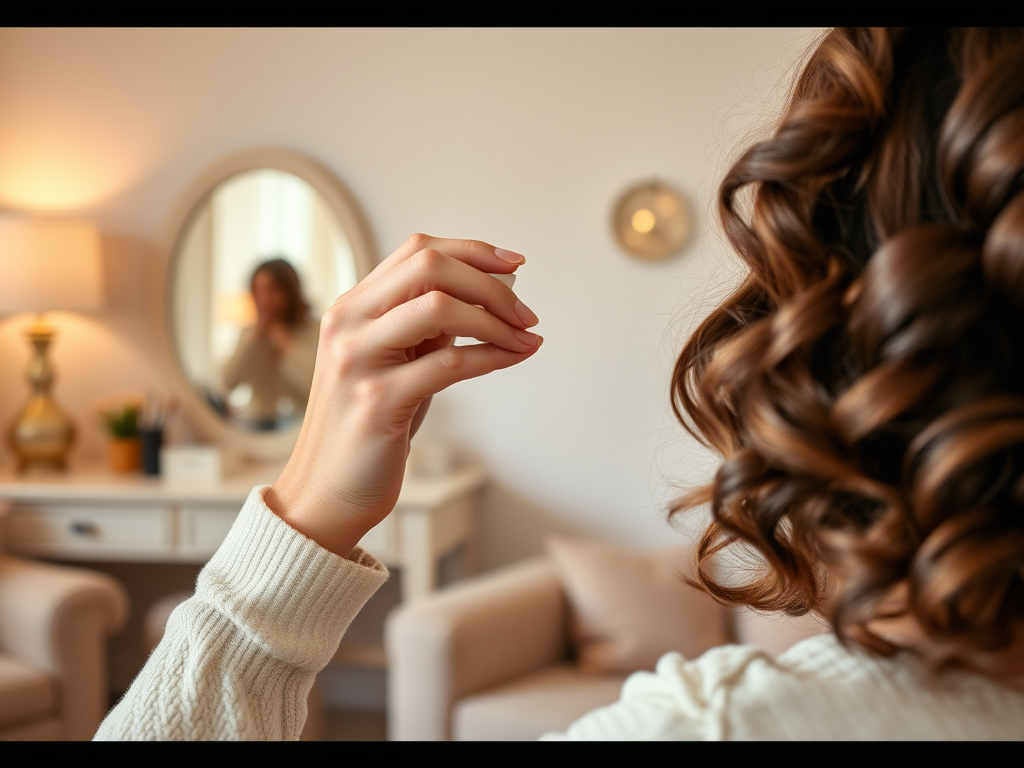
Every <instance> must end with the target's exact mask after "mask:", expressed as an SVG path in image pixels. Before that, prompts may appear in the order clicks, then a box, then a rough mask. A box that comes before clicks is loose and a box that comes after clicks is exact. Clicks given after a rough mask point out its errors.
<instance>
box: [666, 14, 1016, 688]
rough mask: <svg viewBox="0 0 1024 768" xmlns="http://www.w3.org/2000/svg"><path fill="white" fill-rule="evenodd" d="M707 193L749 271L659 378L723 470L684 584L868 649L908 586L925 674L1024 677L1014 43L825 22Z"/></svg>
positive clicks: (688, 504)
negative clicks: (774, 110) (794, 618)
mask: <svg viewBox="0 0 1024 768" xmlns="http://www.w3.org/2000/svg"><path fill="white" fill-rule="evenodd" d="M718 203H719V213H720V216H721V219H722V222H723V225H724V229H725V233H726V236H727V238H728V240H729V242H730V243H731V245H732V247H733V248H735V250H736V252H737V253H738V254H739V256H740V257H741V258H742V259H743V261H744V262H745V263H746V265H747V266H748V267H749V270H750V272H749V274H748V275H747V276H746V278H745V280H744V281H743V283H742V284H741V285H740V287H739V288H738V289H737V290H736V291H735V292H734V293H733V294H732V295H731V296H730V297H729V298H728V299H727V300H726V301H725V302H724V303H723V304H722V305H721V306H720V307H718V309H716V310H715V311H714V312H713V313H712V314H711V315H710V316H709V317H708V318H707V319H706V320H705V321H704V322H703V323H702V324H701V325H700V327H699V328H698V329H697V331H696V332H695V333H694V334H693V336H692V337H691V338H690V340H689V341H688V342H687V344H686V346H685V348H684V349H683V351H682V353H681V354H680V356H679V359H678V361H677V363H676V367H675V371H674V374H673V387H672V395H673V408H674V410H675V412H676V415H677V417H679V419H680V420H681V421H682V422H683V424H684V425H685V426H686V427H687V429H688V430H689V431H690V432H691V433H692V434H693V435H694V436H695V437H697V439H698V440H700V441H701V442H703V443H704V444H705V445H707V446H709V447H711V448H713V449H715V450H716V451H717V452H719V453H720V454H721V455H722V456H723V459H724V462H723V464H722V466H721V468H720V469H719V471H718V473H717V475H716V476H715V478H714V480H713V481H712V482H711V483H710V484H708V485H706V486H704V487H701V488H699V489H696V490H695V491H693V492H691V493H689V494H688V495H686V496H685V497H684V498H682V499H680V500H679V501H678V502H677V503H676V504H675V505H674V506H673V509H672V514H677V513H679V512H682V511H683V510H686V509H691V508H693V507H695V506H697V505H699V504H704V503H708V502H709V503H710V507H711V511H712V522H711V523H710V525H709V526H708V528H707V529H706V530H705V532H704V534H703V536H702V538H701V541H700V543H699V546H698V566H697V575H696V579H697V581H698V582H699V583H700V584H701V585H702V586H703V587H704V588H705V589H706V590H707V591H708V592H709V593H710V594H711V595H713V596H714V597H715V598H717V599H719V600H721V601H723V602H729V603H743V604H748V605H750V606H752V607H754V608H756V609H760V610H766V611H784V612H786V613H788V614H791V615H800V614H803V613H806V612H808V611H810V610H822V611H824V612H826V614H827V615H828V617H829V619H830V620H831V622H832V624H833V628H834V629H835V631H836V633H837V635H838V636H839V637H840V639H841V640H842V641H843V642H844V643H847V644H849V643H855V644H859V645H861V646H864V647H867V648H868V649H870V650H872V651H874V652H877V653H882V654H888V653H892V652H895V650H896V648H895V646H893V645H892V644H891V643H890V642H889V641H887V640H885V639H883V638H882V637H880V636H878V635H877V634H874V633H872V632H871V631H870V630H869V629H868V624H869V623H870V622H872V621H873V620H876V619H879V618H882V617H885V616H886V615H887V611H890V610H891V609H890V608H889V607H887V605H889V603H890V602H891V601H887V597H888V596H891V595H892V594H893V593H894V590H898V589H900V588H905V589H906V595H907V597H906V601H905V605H904V606H903V607H901V608H900V609H898V611H897V613H903V614H904V615H907V614H909V615H910V616H912V617H913V618H915V619H916V620H917V622H918V623H919V624H920V626H921V628H922V629H923V631H924V635H925V637H926V641H925V642H924V644H923V646H922V647H919V648H918V649H917V650H918V651H919V652H920V653H921V654H922V655H923V656H924V657H925V658H926V659H927V660H928V661H929V662H930V663H931V664H933V665H934V666H935V667H936V668H939V667H943V666H949V665H960V666H966V667H969V668H973V669H977V670H981V671H985V672H987V673H990V674H995V675H1007V674H1014V675H1019V674H1021V672H1024V654H1022V653H1021V646H1022V640H1024V638H1022V636H1021V635H1022V634H1024V633H1022V632H1021V628H1022V625H1024V622H1022V620H1024V583H1022V579H1024V35H1022V34H1021V32H1020V31H1019V30H1006V29H1000V30H980V29H972V30H956V31H944V30H935V29H903V30H868V29H837V30H833V31H831V32H830V33H828V34H827V35H826V36H825V37H824V39H823V40H822V42H821V43H820V45H818V47H817V48H816V49H815V50H814V52H813V54H811V56H810V58H809V59H808V61H807V64H806V66H805V67H804V69H803V71H802V73H801V74H800V76H799V78H798V80H797V82H796V86H795V90H794V92H793V95H792V98H791V100H790V102H789V106H788V109H787V110H786V112H785V114H784V116H783V117H782V120H781V122H780V124H779V126H778V128H777V130H776V131H775V133H774V135H773V136H772V137H771V138H769V139H768V140H766V141H763V142H761V143H758V144H756V145H754V146H753V147H751V148H750V149H749V150H747V151H746V153H745V154H743V156H742V157H741V158H740V160H739V161H738V162H737V163H736V164H735V165H734V166H733V167H732V168H731V170H730V171H729V173H728V175H727V176H726V178H725V180H724V182H723V183H722V186H721V188H720V190H719V197H718ZM751 548H752V549H753V550H754V551H755V552H756V553H757V554H758V555H759V562H760V563H761V565H762V566H763V567H762V568H761V569H760V570H758V571H755V572H753V573H747V574H746V578H744V579H743V580H742V581H741V583H737V582H736V581H735V575H734V576H732V577H730V578H725V577H724V576H723V575H722V572H721V570H719V569H718V567H717V566H718V562H719V560H720V558H721V556H723V555H725V554H727V553H728V552H730V551H737V550H745V551H747V552H749V551H750V550H751Z"/></svg>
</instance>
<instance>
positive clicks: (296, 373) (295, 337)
mask: <svg viewBox="0 0 1024 768" xmlns="http://www.w3.org/2000/svg"><path fill="white" fill-rule="evenodd" d="M250 288H251V291H252V298H253V302H254V303H255V305H256V324H255V325H252V326H250V327H249V328H246V329H245V330H244V331H242V336H241V338H240V339H239V340H238V348H237V349H236V350H235V353H234V355H232V356H231V359H230V360H228V361H227V363H226V364H225V365H224V369H223V371H222V372H221V379H222V383H223V384H224V389H225V391H227V392H230V391H231V390H233V389H234V388H235V387H237V386H239V385H240V384H248V385H249V386H250V387H252V397H251V399H250V400H249V402H248V403H247V404H246V405H245V406H244V407H242V408H239V409H236V410H233V411H232V415H233V416H234V417H236V418H237V419H239V420H240V421H242V422H244V424H245V425H246V426H248V427H250V428H251V429H257V430H272V429H276V428H277V427H278V426H280V418H281V414H282V408H281V405H287V403H288V401H290V403H291V409H290V410H291V412H292V414H294V415H298V414H301V413H302V412H303V411H304V410H305V409H306V401H307V400H308V399H309V388H310V385H311V384H312V382H313V364H314V362H315V360H316V345H317V339H318V338H319V335H320V323H319V322H317V321H316V320H315V319H313V318H312V317H311V316H310V314H309V303H308V302H306V300H305V299H304V298H303V296H302V285H301V283H300V281H299V275H298V273H297V272H296V271H295V268H294V267H293V266H292V265H291V264H289V263H288V262H287V261H286V260H285V259H281V258H276V259H271V260H270V261H265V262H263V263H262V264H260V265H259V266H258V267H256V270H255V271H254V272H253V274H252V281H251V284H250ZM282 401H284V402H283V403H282ZM287 412H288V409H287V408H285V409H284V413H285V414H287Z"/></svg>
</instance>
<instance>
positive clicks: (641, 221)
mask: <svg viewBox="0 0 1024 768" xmlns="http://www.w3.org/2000/svg"><path fill="white" fill-rule="evenodd" d="M657 221H658V220H657V218H655V216H654V212H653V211H651V210H649V209H647V208H641V209H640V210H639V211H637V212H636V213H634V214H633V218H632V219H631V220H630V222H631V223H632V225H633V229H635V230H636V231H637V232H640V233H641V234H644V233H647V232H650V231H651V230H652V229H654V225H655V223H656V222H657Z"/></svg>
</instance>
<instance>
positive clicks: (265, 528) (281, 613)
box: [196, 485, 388, 670]
mask: <svg viewBox="0 0 1024 768" xmlns="http://www.w3.org/2000/svg"><path fill="white" fill-rule="evenodd" d="M268 488H269V486H265V485H264V486H257V487H256V488H253V490H252V492H251V493H250V494H249V497H248V499H246V502H245V505H244V506H243V507H242V510H241V512H240V513H239V515H238V518H237V519H236V520H235V523H234V525H233V526H232V527H231V530H230V532H229V533H228V535H227V537H226V538H225V539H224V542H223V543H222V544H221V546H220V548H219V549H218V550H217V552H216V553H215V554H214V556H213V557H212V558H211V559H210V561H209V563H208V564H207V566H206V567H205V568H204V569H203V571H202V573H201V574H200V575H199V579H198V581H197V584H196V597H197V598H199V599H200V600H203V601H208V602H210V603H212V604H215V605H216V607H217V609H218V610H219V611H220V612H222V613H223V614H224V615H225V616H227V617H228V618H229V619H230V620H231V621H232V622H233V623H234V624H235V625H236V626H237V627H238V628H239V629H240V630H241V631H242V632H243V633H245V634H247V635H249V637H250V639H251V640H252V641H254V642H256V643H258V644H260V645H263V646H264V647H265V649H266V651H267V652H269V653H270V654H272V655H273V656H275V657H277V658H279V659H281V661H284V662H286V663H288V664H292V665H295V666H297V667H300V668H305V669H311V670H320V669H322V668H323V667H324V666H325V665H326V664H327V663H328V662H329V661H330V659H331V657H332V656H333V655H334V653H335V651H337V648H338V643H339V642H341V637H342V635H343V634H344V632H345V630H346V629H347V628H348V625H349V623H350V622H351V621H352V619H353V618H354V617H355V615H356V614H357V613H358V612H359V610H360V609H361V608H362V607H363V605H364V604H365V603H366V601H367V600H369V599H370V597H371V596H372V595H373V593H374V592H376V591H377V589H378V588H379V587H380V586H381V585H382V584H383V583H384V582H385V581H387V578H388V571H387V568H385V567H384V565H383V564H382V563H380V562H379V561H378V560H377V559H376V558H374V557H373V556H372V555H370V554H369V553H367V552H365V551H363V550H362V549H358V548H357V549H356V550H355V551H353V552H352V554H351V555H350V556H349V558H348V559H346V558H343V557H339V556H338V555H336V554H334V553H333V552H329V551H327V550H326V549H324V548H323V547H321V546H320V545H319V544H317V543H316V542H314V541H312V540H311V539H308V538H306V537H305V536H304V535H303V534H301V533H299V532H298V531H296V530H295V529H294V528H292V527H291V526H290V525H288V524H287V523H285V522H284V521H283V520H282V519H281V518H279V517H278V516H277V515H275V514H274V513H273V512H272V511H271V510H270V508H269V507H268V506H267V505H266V502H265V501H264V499H263V495H264V493H265V492H266V490H267V489H268Z"/></svg>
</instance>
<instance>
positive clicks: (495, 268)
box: [357, 234, 526, 287]
mask: <svg viewBox="0 0 1024 768" xmlns="http://www.w3.org/2000/svg"><path fill="white" fill-rule="evenodd" d="M427 248H433V249H434V250H438V251H441V252H442V253H446V254H447V255H449V256H451V257H452V258H453V259H458V260H459V261H461V262H463V263H465V264H469V265H470V266H472V267H476V268H477V269H479V270H480V271H481V272H499V273H501V274H508V273H510V272H515V271H516V269H518V268H519V266H520V265H522V264H525V263H526V257H525V256H523V255H522V254H520V253H515V252H514V251H509V250H506V249H504V248H495V247H494V246H493V245H491V244H490V243H485V242H483V241H482V240H458V239H452V238H445V237H431V236H430V235H423V234H416V235H413V236H412V237H410V238H409V239H408V240H406V241H405V242H404V243H402V245H400V246H399V247H398V249H396V250H395V252H394V253H392V254H391V255H390V256H388V257H387V258H386V259H384V261H382V262H381V263H380V264H378V265H377V267H376V268H375V269H374V270H373V271H372V272H371V273H370V274H369V275H367V276H366V278H364V279H363V281H362V283H360V285H363V284H365V285H367V286H369V285H372V284H373V283H375V282H376V281H377V280H379V279H380V277H381V276H382V275H384V274H387V273H388V272H390V271H391V270H392V269H394V268H395V267H396V266H397V265H399V264H401V263H402V262H404V261H406V260H407V259H409V258H411V257H412V256H414V255H415V254H417V253H419V252H420V251H422V250H425V249H427ZM357 287H358V286H357Z"/></svg>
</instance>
